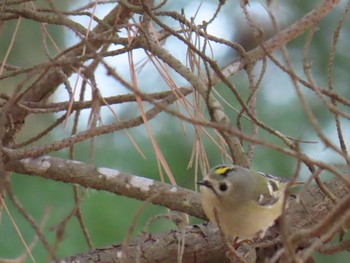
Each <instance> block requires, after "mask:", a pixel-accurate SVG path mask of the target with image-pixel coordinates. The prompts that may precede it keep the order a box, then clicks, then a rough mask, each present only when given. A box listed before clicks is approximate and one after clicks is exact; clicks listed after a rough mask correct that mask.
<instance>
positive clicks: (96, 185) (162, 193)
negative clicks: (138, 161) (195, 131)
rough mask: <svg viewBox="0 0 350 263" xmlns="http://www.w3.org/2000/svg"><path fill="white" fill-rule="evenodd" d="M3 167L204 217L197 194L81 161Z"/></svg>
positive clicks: (37, 161)
mask: <svg viewBox="0 0 350 263" xmlns="http://www.w3.org/2000/svg"><path fill="white" fill-rule="evenodd" d="M5 167H6V170H8V171H12V172H16V173H22V174H29V175H35V176H41V177H44V178H46V179H52V180H55V181H61V182H65V183H74V184H79V185H81V186H83V187H87V188H93V189H96V190H105V191H108V192H111V193H115V194H118V195H123V196H127V197H130V198H135V199H138V200H146V199H148V200H150V199H151V203H153V204H157V205H161V206H165V207H168V208H170V209H172V210H177V211H182V212H185V213H187V214H189V215H192V216H196V217H199V218H206V217H205V215H204V213H203V211H202V208H201V204H200V198H199V195H198V194H197V193H195V192H193V191H191V190H188V189H184V188H181V187H176V186H171V185H169V184H166V183H162V182H158V181H154V180H151V179H148V178H144V177H140V176H136V175H132V174H128V173H124V172H121V171H118V170H112V169H109V168H103V167H100V168H98V167H95V166H93V165H88V164H85V163H82V162H78V161H69V160H64V159H60V158H56V157H50V156H42V157H38V158H27V159H22V160H10V161H9V162H7V164H6V166H5Z"/></svg>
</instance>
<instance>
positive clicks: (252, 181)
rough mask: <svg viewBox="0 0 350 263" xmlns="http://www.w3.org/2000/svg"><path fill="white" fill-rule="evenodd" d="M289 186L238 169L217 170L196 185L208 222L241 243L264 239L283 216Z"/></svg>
mask: <svg viewBox="0 0 350 263" xmlns="http://www.w3.org/2000/svg"><path fill="white" fill-rule="evenodd" d="M287 183H288V181H287V180H285V179H283V178H279V177H275V176H272V175H269V174H265V173H260V172H255V171H252V170H249V169H247V168H244V167H241V166H238V165H219V166H215V167H214V168H212V169H211V170H210V172H209V173H208V174H207V175H205V176H204V178H203V181H201V182H197V184H199V185H201V187H200V188H201V189H200V190H201V198H202V206H203V210H204V212H205V214H206V215H207V217H208V218H209V220H210V221H211V222H212V223H214V224H216V225H219V227H220V229H221V231H222V232H223V233H225V234H227V235H230V236H232V237H236V238H237V237H239V238H240V239H252V238H254V237H256V236H257V235H258V234H259V237H263V235H264V234H265V231H266V230H267V229H268V228H269V227H270V226H271V225H273V223H274V221H275V220H276V219H277V218H278V217H279V216H280V215H281V214H282V210H283V202H284V197H285V189H286V186H287ZM300 183H301V182H299V181H298V182H296V184H300ZM261 234H262V236H261Z"/></svg>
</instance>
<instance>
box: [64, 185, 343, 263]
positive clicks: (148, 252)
mask: <svg viewBox="0 0 350 263" xmlns="http://www.w3.org/2000/svg"><path fill="white" fill-rule="evenodd" d="M326 184H327V186H328V187H329V188H330V189H331V190H332V192H333V193H335V194H336V195H337V196H338V198H339V202H341V201H342V200H343V198H345V199H346V196H347V194H348V191H347V190H346V189H345V188H344V186H343V185H342V183H341V182H340V180H332V181H329V182H327V183H326ZM301 200H302V203H300V202H298V200H297V199H295V198H293V197H290V200H289V208H288V209H287V211H286V220H287V227H288V230H287V233H290V236H293V234H294V233H298V231H300V230H301V229H303V230H305V229H310V228H312V227H313V226H315V225H316V224H318V223H319V222H321V221H322V219H323V218H325V217H326V216H327V215H329V214H330V213H331V210H332V209H333V208H334V205H333V204H332V202H331V201H330V200H327V198H326V197H325V196H324V195H323V194H322V193H321V192H320V190H319V188H317V187H312V188H311V189H309V191H305V192H303V194H302V196H301ZM332 225H333V224H332ZM277 228H278V227H277V226H276V225H275V226H274V227H272V228H271V229H270V230H269V231H268V233H267V235H266V237H265V238H264V240H262V241H261V240H259V241H258V242H256V243H254V244H253V246H256V247H259V249H258V250H256V259H251V260H248V262H264V260H266V259H267V258H270V257H271V256H272V255H274V254H275V253H276V251H277V250H278V249H279V248H281V247H283V246H282V244H281V239H280V238H279V237H278V235H277ZM304 232H305V231H304ZM301 233H303V232H301ZM320 235H321V233H320ZM294 236H295V235H294ZM181 240H185V250H184V253H183V256H182V262H184V263H187V262H191V263H192V262H229V260H228V259H227V258H226V255H225V254H226V251H227V248H226V247H225V245H224V244H223V242H222V241H221V237H220V234H219V232H218V230H217V228H214V227H213V226H212V225H210V224H209V225H194V226H188V227H186V228H185V229H184V231H183V233H182V232H181V230H172V231H170V232H168V233H162V234H142V235H140V236H139V237H138V238H136V239H135V240H133V241H131V242H130V243H129V244H127V245H126V244H115V245H111V246H108V247H105V248H100V249H96V250H92V251H90V252H87V253H83V254H77V255H75V256H72V257H69V258H66V259H64V260H61V261H60V262H77V261H80V262H97V261H98V262H114V263H118V262H123V263H125V262H140V263H150V262H168V263H172V262H174V263H175V262H178V254H177V253H178V249H179V246H180V242H181ZM271 240H273V241H271ZM310 242H312V240H308V239H306V238H304V240H300V242H299V243H298V247H299V249H303V248H304V247H307V246H308V244H310ZM124 246H125V247H124ZM345 249H346V248H344V249H343V250H345Z"/></svg>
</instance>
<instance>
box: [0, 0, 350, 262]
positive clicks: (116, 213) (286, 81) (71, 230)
mask: <svg viewBox="0 0 350 263" xmlns="http://www.w3.org/2000/svg"><path fill="white" fill-rule="evenodd" d="M0 3H1V4H4V3H5V2H4V1H1V2H0ZM53 3H54V5H55V6H56V7H57V8H58V9H59V10H74V9H76V8H78V7H80V6H82V5H84V4H87V3H86V1H67V0H64V1H53ZM318 3H319V1H315V0H312V1H302V0H295V1H272V4H271V5H272V7H271V9H272V10H273V12H274V15H275V16H276V18H277V19H278V22H279V25H280V27H281V28H283V27H285V26H287V25H289V24H291V23H292V22H293V21H296V20H297V19H299V18H300V17H302V16H303V15H305V14H306V13H307V12H309V11H310V10H311V9H312V8H314V7H315V5H317V4H318ZM115 5H116V3H110V4H103V5H98V6H97V9H96V11H95V15H96V16H98V17H99V18H101V19H102V18H103V17H104V16H105V15H106V14H107V13H108V12H109V10H111V9H112V8H113V7H114V6H115ZM35 6H36V7H37V8H45V7H47V6H48V3H47V2H46V1H42V0H40V1H35ZM216 6H217V1H214V0H213V1H209V0H208V1H196V0H193V1H185V0H181V1H169V2H168V3H167V4H166V5H165V6H164V7H163V9H164V10H175V11H178V12H180V11H181V9H183V12H184V14H185V15H186V17H188V18H189V17H193V19H194V21H195V23H201V22H202V21H203V20H206V19H208V17H212V15H213V13H214V10H215V9H216ZM345 6H346V1H342V3H341V4H340V6H339V7H337V8H336V9H335V10H333V12H332V13H331V14H330V15H328V16H327V17H326V18H325V19H323V20H322V21H321V23H320V24H319V28H318V30H317V31H316V32H315V34H314V36H313V39H312V42H311V44H310V49H309V51H308V56H309V61H310V62H311V63H312V64H311V66H312V73H313V77H314V81H315V82H316V83H317V84H318V85H319V86H321V87H327V85H328V84H327V81H328V79H327V67H328V61H329V57H330V48H331V42H332V36H333V32H334V30H335V28H336V26H337V23H338V22H339V19H340V16H341V14H342V13H343V12H344V9H345ZM248 10H249V11H250V13H251V14H252V16H253V18H254V19H256V22H257V23H258V24H260V25H261V26H263V28H264V30H265V32H266V38H268V37H269V36H271V35H272V34H273V28H272V26H271V22H270V19H269V16H268V14H267V9H266V3H265V2H263V1H253V0H250V1H249V6H248ZM90 11H92V10H90ZM70 18H71V19H72V20H74V21H76V22H79V23H81V24H82V25H83V26H84V27H88V23H89V20H90V19H89V17H87V16H85V17H84V16H81V17H80V16H71V17H70ZM347 21H348V19H347ZM164 22H166V23H167V24H168V25H170V26H172V27H174V28H178V27H179V25H178V23H176V22H174V21H172V20H170V19H169V18H164ZM16 23H17V21H6V22H4V23H3V25H2V29H1V33H0V58H1V60H3V58H4V57H5V55H6V52H7V50H8V48H9V46H10V43H11V41H12V40H13V39H12V38H13V35H14V32H15V28H16V26H17V25H16ZM349 25H350V23H344V25H343V26H342V28H341V35H340V39H339V43H338V45H337V49H336V54H335V62H334V66H333V68H332V74H333V84H334V85H333V87H334V89H335V90H336V92H337V93H338V94H340V96H343V97H344V98H347V99H349V97H350V89H349V87H348V86H349V85H348V84H347V83H350V79H349V78H350V74H348V69H349V59H350V53H349V52H348V48H349V45H348V43H349V42H348V39H349V37H350V36H349V34H350V31H349V27H350V26H349ZM93 26H94V24H93V25H92V28H93ZM46 28H47V31H48V32H49V33H50V35H51V36H52V38H53V39H54V41H55V42H56V43H57V45H58V47H59V48H60V50H64V49H65V48H67V47H70V46H72V45H74V44H76V43H78V42H79V41H80V39H79V38H77V37H76V35H75V33H74V32H71V31H68V30H66V29H64V28H63V27H61V26H53V25H47V26H46ZM156 29H157V28H156ZM41 30H42V29H41V28H40V25H39V24H38V23H36V22H32V21H30V20H25V19H23V21H22V22H21V23H20V25H19V28H18V32H17V34H16V37H15V40H14V45H13V47H12V49H11V52H10V54H9V56H8V59H7V63H8V64H11V65H14V66H18V67H30V66H33V65H36V64H38V63H42V62H44V61H47V60H48V57H47V54H45V52H44V51H43V43H42V35H41ZM208 33H209V34H213V35H215V36H217V37H220V38H224V39H227V40H229V41H234V42H237V43H240V44H241V45H242V46H243V47H244V48H245V49H246V50H249V49H252V48H253V47H255V46H256V40H254V37H253V36H252V33H251V30H250V28H249V26H248V25H247V24H246V21H245V17H244V15H243V14H242V11H241V9H240V7H239V3H238V1H227V3H226V4H225V5H224V6H223V9H222V12H220V13H219V15H218V17H217V19H216V20H215V21H214V22H213V23H212V24H210V25H209V27H208ZM121 34H123V32H121ZM305 42H306V34H303V35H302V36H301V37H298V38H297V39H296V40H293V41H291V42H290V43H288V45H287V50H288V54H289V58H290V59H291V63H292V65H293V66H294V69H295V70H296V72H297V73H298V74H299V75H300V76H303V77H304V73H303V67H302V66H303V49H304V46H305ZM48 43H49V44H48V50H49V51H51V52H52V53H51V55H52V56H54V55H55V54H57V50H56V48H55V47H54V46H53V45H50V42H49V41H48ZM164 46H165V47H166V48H167V49H168V50H169V52H170V53H171V54H172V55H174V56H175V57H177V58H178V59H179V60H180V61H182V62H184V63H185V62H186V46H185V45H183V44H181V43H179V41H178V40H177V39H175V38H169V39H168V40H167V41H166V42H165V44H164ZM114 48H115V47H114ZM210 48H211V49H212V56H213V58H214V59H215V60H216V61H217V62H218V64H219V65H221V66H224V65H226V64H227V63H229V62H230V61H233V60H234V59H235V58H236V57H237V56H238V55H237V53H235V52H234V51H233V50H232V49H230V48H228V47H225V46H223V45H220V44H215V43H211V47H210ZM275 55H276V57H277V58H280V54H279V53H276V54H275ZM133 56H134V59H135V63H136V62H138V64H136V65H137V67H138V68H139V71H138V80H139V86H140V88H141V89H142V90H143V91H144V92H158V91H163V90H168V87H167V84H166V83H165V81H164V80H163V79H162V77H161V76H160V75H159V74H157V73H155V68H154V65H152V64H151V63H146V64H143V63H145V62H146V59H147V56H146V55H145V53H144V52H143V51H142V50H137V51H135V52H134V54H133ZM106 61H107V62H108V63H109V64H110V65H111V66H113V67H114V68H116V70H117V71H118V72H119V73H120V74H121V75H122V76H123V77H124V78H125V79H126V80H129V81H130V79H131V77H130V70H129V65H128V57H127V55H126V54H125V55H120V56H118V57H108V58H106ZM261 69H262V65H261V63H258V64H257V65H256V68H255V69H254V74H256V75H259V74H260V71H261ZM171 74H172V77H173V79H174V80H175V81H176V84H177V86H178V87H181V86H186V85H187V84H188V83H187V82H186V81H185V80H184V79H182V78H181V77H179V76H178V75H177V74H175V73H174V72H171ZM95 76H96V81H97V86H98V88H99V90H100V92H101V94H102V95H103V96H106V97H107V96H112V95H113V96H114V95H120V94H126V93H128V92H129V91H128V90H126V89H125V88H124V87H122V86H121V85H120V84H119V83H118V82H116V81H115V80H114V79H112V78H110V77H109V76H108V75H107V72H106V70H105V69H104V68H103V67H98V68H97V73H96V75H95ZM23 80H24V77H23V78H22V79H21V78H7V79H2V80H0V89H1V92H4V93H7V94H11V92H12V91H13V89H14V88H15V87H16V85H18V83H20V82H21V81H23ZM69 80H70V81H71V82H72V83H74V82H76V81H78V82H79V83H81V80H80V79H78V80H77V75H76V74H73V75H72V76H71V77H70V78H69ZM231 81H232V83H233V84H234V85H235V87H236V89H237V90H238V91H239V92H240V94H241V96H242V97H244V98H247V97H248V95H249V90H248V86H247V83H248V80H247V75H246V74H245V72H243V71H242V72H239V73H237V74H235V75H234V76H233V77H231ZM78 87H79V85H78ZM216 90H217V92H218V95H217V98H218V100H219V101H220V102H221V103H222V104H223V105H225V110H226V112H227V114H228V115H229V116H230V118H232V119H231V120H232V122H233V123H234V124H235V122H236V118H237V112H236V111H235V110H234V109H232V108H231V106H233V107H234V106H235V98H234V96H233V95H232V93H231V91H229V90H228V89H227V88H226V87H225V86H224V85H221V84H219V85H218V86H217V87H216ZM257 92H258V94H257V115H258V117H259V119H260V120H262V121H263V122H265V123H266V124H267V125H269V126H270V127H272V128H274V129H276V130H278V131H280V132H281V133H283V134H285V135H287V136H290V137H293V138H297V139H300V140H306V141H309V142H313V143H301V144H300V147H301V148H302V151H303V152H304V153H305V154H307V155H308V156H310V157H311V158H314V159H316V160H320V161H327V162H329V163H334V164H337V163H339V164H342V163H343V160H342V158H341V157H339V155H337V154H335V153H334V152H333V151H332V150H330V149H328V148H325V145H323V144H322V143H320V142H319V139H318V136H317V134H316V132H315V130H314V129H313V127H312V125H311V124H310V122H309V120H308V118H307V117H306V115H305V113H304V111H303V109H302V108H301V107H300V103H299V100H298V97H297V95H296V93H295V89H294V87H293V85H292V82H291V80H290V77H289V76H288V75H287V74H285V73H284V72H282V71H281V70H280V69H279V68H277V67H276V66H275V65H274V64H273V63H271V62H270V61H268V62H267V67H266V73H265V75H264V77H263V79H262V82H261V84H260V86H259V90H258V91H257ZM302 92H303V94H304V95H305V98H306V99H307V102H308V104H309V106H310V107H311V109H312V112H313V113H314V114H315V116H316V117H317V120H318V122H319V124H320V125H321V127H322V129H323V131H324V133H325V134H326V135H327V136H328V138H330V140H332V141H333V142H334V143H335V144H337V132H336V126H335V124H334V116H333V115H331V114H330V113H329V111H327V109H325V107H324V104H323V103H322V101H321V100H320V99H319V98H317V96H316V95H315V94H314V93H312V92H310V91H309V90H307V89H305V88H304V87H303V88H302ZM75 96H76V98H78V96H79V90H78V91H77V92H76V93H75ZM222 98H225V100H226V101H228V102H229V104H230V105H226V104H225V101H224V100H223V99H222ZM86 99H90V98H89V97H86ZM67 100H68V96H67V93H66V92H65V90H64V87H63V86H62V87H60V88H59V89H58V90H57V91H56V93H55V94H54V96H53V100H52V101H54V102H62V101H67ZM145 107H146V109H147V108H150V105H146V106H145ZM203 107H204V105H203ZM174 108H175V106H174ZM113 109H114V110H115V111H116V112H117V113H118V116H119V117H120V119H122V120H124V119H128V118H131V117H133V116H138V114H139V110H138V107H137V105H136V103H123V104H120V105H113ZM60 114H62V113H60ZM60 114H45V115H31V116H29V117H28V119H27V120H26V125H25V128H24V129H23V130H22V132H21V134H20V136H18V137H17V138H18V141H17V142H21V141H25V140H27V139H29V138H31V137H32V136H34V135H36V134H37V133H38V132H40V131H42V130H43V129H45V127H47V126H48V125H49V124H51V123H52V122H53V121H54V120H55V119H56V118H57V117H58V116H61V115H60ZM89 115H90V111H89V110H83V111H82V113H81V118H80V121H79V130H85V129H87V128H88V127H89V124H88V119H89ZM101 116H102V120H101V122H102V123H103V124H108V123H113V122H115V117H114V116H113V114H112V113H111V111H110V110H109V109H108V108H107V107H104V108H102V110H101ZM342 125H343V131H344V138H345V139H346V142H349V139H350V132H349V131H350V129H349V128H350V127H349V122H348V121H346V120H342ZM242 126H243V127H244V128H245V129H246V130H247V132H248V133H249V132H250V126H249V121H247V120H245V119H243V120H242ZM150 127H151V130H152V132H153V135H154V137H155V139H156V141H157V142H158V144H159V147H160V149H161V151H162V153H163V155H164V157H165V159H166V161H167V163H168V165H169V167H170V169H171V171H172V173H173V175H174V177H175V179H176V182H177V184H178V185H180V186H182V187H185V188H189V189H195V177H194V167H193V165H191V156H192V152H193V149H194V147H195V146H194V143H193V142H194V138H195V136H196V134H195V131H194V129H193V126H192V125H190V124H186V123H184V124H183V126H182V125H181V123H180V121H179V120H178V119H177V118H175V117H173V116H170V115H169V114H166V113H161V114H160V115H159V116H157V117H156V118H155V119H153V120H151V121H150ZM71 128H72V120H68V122H67V124H66V125H63V124H62V125H60V126H59V127H57V128H56V129H55V130H53V132H51V133H49V134H48V135H47V136H46V137H45V138H43V139H42V140H40V141H39V142H37V144H38V145H42V144H44V143H49V142H53V141H55V140H58V139H60V138H65V137H69V136H70V132H71ZM129 132H130V134H131V135H132V137H133V138H134V139H135V140H136V142H137V144H138V145H139V146H140V148H141V150H142V151H143V153H144V155H145V156H146V159H144V158H143V157H142V156H141V155H140V154H139V153H138V152H137V151H136V149H135V147H134V146H133V144H132V143H131V142H130V140H129V139H128V137H127V135H126V133H125V132H124V131H119V132H115V133H112V134H107V135H103V136H99V137H96V138H95V139H94V149H93V153H94V154H93V158H92V159H93V161H92V163H93V164H94V165H96V166H99V167H109V168H112V169H118V170H121V171H125V172H128V173H131V174H135V175H140V176H144V177H147V178H152V179H155V180H160V177H159V171H158V165H157V159H156V155H155V153H154V149H153V147H152V144H151V142H150V139H149V137H148V135H147V132H146V130H145V129H144V127H143V126H141V127H138V128H133V129H130V130H129ZM258 138H259V139H261V140H263V141H266V142H269V143H273V144H275V145H278V146H283V143H282V142H281V141H280V140H278V139H276V138H275V137H273V136H272V135H271V134H269V133H267V132H266V131H264V130H259V134H258ZM203 143H204V148H205V151H206V153H207V155H208V160H209V163H210V165H211V166H214V165H216V164H221V163H228V162H230V160H228V159H227V158H225V157H223V156H222V155H221V154H220V151H219V149H218V148H217V147H216V146H215V143H214V142H213V141H212V140H210V139H209V138H208V137H205V136H203ZM244 146H245V147H247V145H246V144H244ZM89 152H90V142H89V141H87V142H83V143H78V144H77V145H76V147H75V157H74V158H75V159H76V160H79V161H83V162H87V163H88V162H90V161H89V159H90V157H89ZM52 155H54V156H59V157H62V158H68V150H62V151H60V152H55V153H52ZM252 166H253V168H254V169H256V170H259V171H264V172H267V173H271V174H274V175H278V176H285V177H289V176H291V175H292V174H293V173H294V171H295V166H296V160H295V159H294V158H291V157H290V156H286V155H283V154H281V153H280V152H276V151H274V150H273V149H270V148H265V147H262V146H256V148H255V151H254V155H253V159H252ZM308 175H309V172H308V170H307V169H306V168H305V167H302V168H301V171H300V173H299V177H300V178H301V179H305V178H307V176H308ZM327 178H329V177H328V175H327V174H323V177H322V179H324V180H325V179H327ZM10 180H11V185H12V187H13V192H14V194H15V195H16V197H17V198H18V200H19V201H20V202H21V203H22V205H23V207H25V209H26V210H27V212H28V213H29V214H30V215H31V216H32V217H33V218H34V219H35V220H36V221H38V222H39V221H41V219H42V218H43V216H44V214H45V213H47V214H48V219H47V222H46V225H45V227H44V233H45V234H46V237H47V239H48V241H49V242H53V241H54V240H55V233H56V230H57V226H58V224H59V223H60V222H61V221H62V219H63V218H64V217H66V216H67V215H68V214H69V213H70V211H71V209H72V208H73V207H74V196H73V191H72V186H71V185H68V184H64V183H59V182H54V181H49V180H45V179H42V178H39V177H30V176H27V175H17V174H15V175H12V176H11V178H10ZM5 201H6V204H7V206H8V208H9V211H10V213H11V215H12V217H13V220H14V221H15V223H16V225H17V227H18V230H19V231H20V233H21V234H22V236H23V238H24V239H25V240H26V241H27V242H30V240H32V238H33V236H34V231H33V229H32V228H31V227H30V226H29V224H28V223H27V221H26V220H25V219H24V218H23V216H22V215H21V214H20V213H19V212H18V210H17V209H16V208H15V207H14V206H13V204H12V203H11V201H9V200H6V199H5ZM141 205H142V202H140V201H137V200H132V199H129V198H126V197H122V196H116V195H113V194H110V193H107V192H102V191H96V190H91V189H89V190H87V192H86V193H85V197H84V199H83V201H82V205H81V209H82V215H83V218H84V221H85V223H86V228H87V230H88V232H89V235H90V237H91V239H92V241H93V245H94V246H95V247H103V246H106V245H109V244H111V243H120V242H122V241H123V240H124V239H125V237H126V235H127V232H128V229H129V227H130V224H131V221H132V220H133V218H134V216H135V213H136V211H137V209H138V208H139V207H140V206H141ZM47 211H48V212H47ZM165 213H167V209H166V208H164V207H159V206H154V205H148V206H146V208H144V209H143V210H142V213H141V214H140V215H139V216H138V218H137V222H136V227H135V229H134V231H133V233H132V236H133V237H135V236H137V235H138V234H139V233H140V231H142V230H144V226H145V224H146V222H147V221H148V220H149V219H150V218H152V217H153V216H155V215H159V214H165ZM0 220H1V224H0V257H1V258H15V257H17V256H18V255H20V254H21V253H23V251H24V247H23V243H22V242H21V240H20V238H19V237H18V235H17V234H16V230H15V228H14V224H13V222H11V219H10V218H9V216H8V215H7V214H5V213H4V212H2V215H1V218H0ZM198 222H201V221H200V220H198V219H195V218H191V223H198ZM175 227H176V226H175V225H174V224H173V223H172V222H171V221H170V220H166V219H155V220H154V221H153V223H151V224H150V225H149V227H148V229H147V230H148V231H151V232H153V233H160V232H164V231H169V230H170V229H173V228H175ZM87 250H88V245H87V243H86V241H85V239H84V237H83V234H82V231H81V229H80V227H79V223H78V221H77V220H76V218H73V219H71V220H69V221H68V222H67V224H66V226H65V229H64V233H63V241H62V242H60V243H59V245H58V250H57V252H58V253H57V254H58V257H65V256H70V255H74V254H76V253H78V252H85V251H87ZM32 253H33V256H34V258H35V259H36V260H37V262H44V261H45V259H47V251H46V250H45V248H44V247H43V245H42V244H41V243H40V242H38V243H37V245H36V246H35V247H34V248H33V251H32ZM315 259H316V262H329V260H330V259H332V260H334V262H348V260H349V255H348V253H339V254H337V255H332V256H324V255H322V256H320V255H316V257H315ZM25 262H32V261H31V260H30V259H26V261H25Z"/></svg>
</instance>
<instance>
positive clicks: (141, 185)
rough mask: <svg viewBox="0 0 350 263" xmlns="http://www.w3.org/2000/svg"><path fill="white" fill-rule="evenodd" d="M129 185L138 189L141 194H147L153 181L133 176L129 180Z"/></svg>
mask: <svg viewBox="0 0 350 263" xmlns="http://www.w3.org/2000/svg"><path fill="white" fill-rule="evenodd" d="M129 183H130V185H131V186H133V187H136V188H138V189H140V190H141V191H143V192H148V191H149V190H150V186H152V185H153V184H154V180H151V179H148V178H143V177H139V176H133V177H132V178H131V179H130V182H129Z"/></svg>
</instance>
